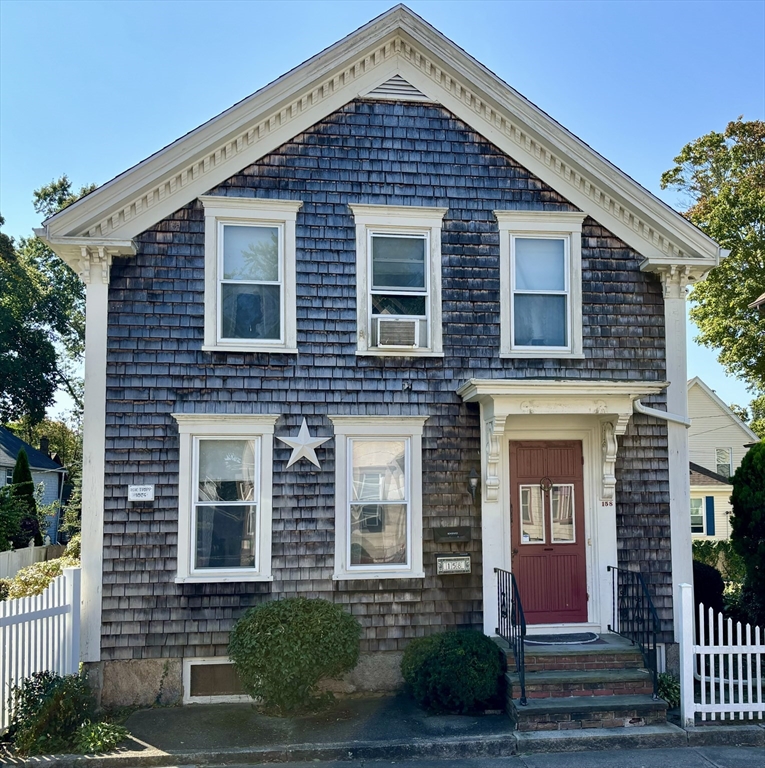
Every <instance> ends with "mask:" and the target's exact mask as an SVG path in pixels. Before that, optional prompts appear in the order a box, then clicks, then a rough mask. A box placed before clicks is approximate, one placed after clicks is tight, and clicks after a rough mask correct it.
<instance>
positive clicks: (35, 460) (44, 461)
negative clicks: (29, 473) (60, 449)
mask: <svg viewBox="0 0 765 768" xmlns="http://www.w3.org/2000/svg"><path fill="white" fill-rule="evenodd" d="M22 448H23V449H24V450H25V451H26V452H27V458H28V459H29V466H30V467H31V468H32V469H52V470H56V471H60V472H63V471H64V468H63V467H62V466H61V465H60V464H56V462H55V461H53V459H51V458H50V457H49V456H46V455H45V454H44V453H43V452H42V451H38V450H37V448H33V447H32V446H31V445H30V444H29V443H25V442H24V441H23V440H22V439H21V438H20V437H16V435H14V434H13V432H11V431H10V430H8V429H6V428H5V427H0V466H2V467H13V466H14V465H15V464H16V457H17V456H18V455H19V451H20V450H21V449H22Z"/></svg>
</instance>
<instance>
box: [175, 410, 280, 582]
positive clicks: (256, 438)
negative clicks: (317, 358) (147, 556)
mask: <svg viewBox="0 0 765 768" xmlns="http://www.w3.org/2000/svg"><path fill="white" fill-rule="evenodd" d="M174 417H175V419H176V421H177V422H178V431H179V435H180V456H179V487H178V505H179V510H178V576H177V578H176V581H178V582H218V581H221V582H223V581H270V580H271V488H272V462H273V458H272V457H273V433H274V424H275V423H276V420H277V418H278V416H247V415H236V416H219V415H212V414H201V415H196V414H174Z"/></svg>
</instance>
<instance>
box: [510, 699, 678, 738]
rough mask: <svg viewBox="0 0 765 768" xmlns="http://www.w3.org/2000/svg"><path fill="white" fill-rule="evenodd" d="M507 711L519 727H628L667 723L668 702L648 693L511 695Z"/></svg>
mask: <svg viewBox="0 0 765 768" xmlns="http://www.w3.org/2000/svg"><path fill="white" fill-rule="evenodd" d="M507 714H508V715H509V716H510V718H511V719H512V720H513V722H514V723H515V727H516V728H517V730H519V731H566V730H575V729H584V728H625V727H636V726H645V725H659V724H661V723H666V721H667V703H666V702H665V701H662V700H661V699H659V700H654V699H653V697H651V696H648V695H634V696H574V697H570V698H545V699H529V700H528V703H527V704H526V706H521V704H520V701H519V700H518V699H510V700H509V701H508V708H507Z"/></svg>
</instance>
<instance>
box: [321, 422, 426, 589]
mask: <svg viewBox="0 0 765 768" xmlns="http://www.w3.org/2000/svg"><path fill="white" fill-rule="evenodd" d="M329 418H330V419H331V421H332V423H333V424H334V427H335V440H336V443H335V451H336V456H335V500H336V510H335V537H336V538H335V579H365V578H366V579H368V578H375V579H379V578H382V579H384V578H419V577H422V575H423V573H422V426H423V423H424V422H425V419H426V418H427V417H420V416H369V417H361V416H330V417H329Z"/></svg>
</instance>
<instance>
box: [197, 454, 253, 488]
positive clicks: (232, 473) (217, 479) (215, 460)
mask: <svg viewBox="0 0 765 768" xmlns="http://www.w3.org/2000/svg"><path fill="white" fill-rule="evenodd" d="M255 450H256V446H255V440H200V441H199V501H253V500H254V499H255V484H256V467H255Z"/></svg>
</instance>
